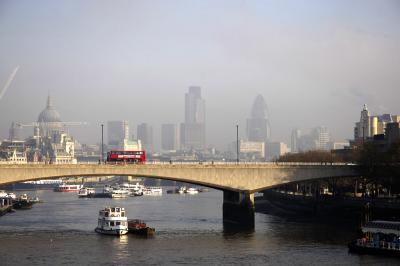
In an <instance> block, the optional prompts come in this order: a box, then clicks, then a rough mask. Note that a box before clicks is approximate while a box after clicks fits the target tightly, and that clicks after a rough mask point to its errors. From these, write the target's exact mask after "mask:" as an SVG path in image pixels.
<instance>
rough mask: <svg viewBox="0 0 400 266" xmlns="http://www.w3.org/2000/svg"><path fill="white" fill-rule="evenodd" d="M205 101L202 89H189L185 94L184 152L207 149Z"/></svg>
mask: <svg viewBox="0 0 400 266" xmlns="http://www.w3.org/2000/svg"><path fill="white" fill-rule="evenodd" d="M205 120H206V116H205V101H204V99H202V98H201V88H200V87H197V86H191V87H189V92H188V93H186V94H185V122H184V123H182V124H181V143H182V147H183V149H184V150H203V149H204V148H205Z"/></svg>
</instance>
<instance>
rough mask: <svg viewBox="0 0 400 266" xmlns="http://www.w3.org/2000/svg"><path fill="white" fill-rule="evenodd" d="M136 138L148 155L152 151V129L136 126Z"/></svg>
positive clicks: (144, 124) (145, 126)
mask: <svg viewBox="0 0 400 266" xmlns="http://www.w3.org/2000/svg"><path fill="white" fill-rule="evenodd" d="M137 138H138V140H140V141H141V143H142V147H143V149H144V150H145V151H147V152H148V153H151V152H153V151H154V147H153V127H152V126H150V125H148V124H146V123H142V124H140V125H138V126H137Z"/></svg>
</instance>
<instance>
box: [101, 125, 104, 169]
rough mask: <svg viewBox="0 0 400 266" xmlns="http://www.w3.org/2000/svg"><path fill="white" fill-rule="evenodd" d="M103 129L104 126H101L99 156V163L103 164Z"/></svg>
mask: <svg viewBox="0 0 400 266" xmlns="http://www.w3.org/2000/svg"><path fill="white" fill-rule="evenodd" d="M103 129H104V125H103V124H101V156H100V158H101V163H104V151H103V149H104V144H103V137H104V134H103Z"/></svg>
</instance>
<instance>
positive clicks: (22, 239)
mask: <svg viewBox="0 0 400 266" xmlns="http://www.w3.org/2000/svg"><path fill="white" fill-rule="evenodd" d="M28 193H29V194H31V195H32V196H38V197H39V198H40V199H42V200H43V201H44V202H43V203H40V204H36V205H34V207H33V208H32V209H31V210H21V211H17V212H15V213H10V214H6V215H5V216H2V217H0V265H1V266H3V265H135V264H146V265H161V264H167V265H175V264H187V265H399V264H400V260H397V259H390V258H382V257H374V256H369V255H362V256H360V255H353V254H349V253H348V251H347V246H346V245H347V243H348V242H349V241H350V240H351V239H352V238H354V236H355V235H354V231H355V230H354V227H351V228H346V227H343V226H341V225H339V224H335V223H333V225H332V224H331V225H321V224H311V223H309V222H304V221H302V222H299V221H293V220H287V219H283V218H279V217H276V216H271V215H267V214H260V213H257V214H256V223H255V224H256V226H255V230H254V232H228V231H226V230H224V228H223V225H222V192H220V191H216V190H211V191H210V192H204V193H200V194H198V195H179V194H164V195H162V196H143V197H131V198H126V199H102V198H99V199H80V198H78V197H77V195H76V194H75V193H57V192H52V191H45V190H43V191H36V192H35V191H33V192H32V191H30V192H28ZM111 205H119V206H122V207H125V208H126V210H127V214H128V217H129V218H138V219H143V220H145V221H146V222H147V224H148V225H149V226H151V227H155V228H156V236H155V237H154V238H141V237H138V236H135V235H126V236H123V237H120V238H119V237H113V236H105V235H99V234H97V233H95V232H94V228H95V227H96V224H97V215H98V211H99V209H101V208H103V207H105V206H111Z"/></svg>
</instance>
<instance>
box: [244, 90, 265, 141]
mask: <svg viewBox="0 0 400 266" xmlns="http://www.w3.org/2000/svg"><path fill="white" fill-rule="evenodd" d="M247 138H248V140H249V141H263V142H267V141H268V139H269V138H270V124H269V120H268V110H267V104H266V103H265V101H264V98H263V96H262V95H257V97H256V99H255V100H254V103H253V107H252V109H251V116H250V118H249V119H247Z"/></svg>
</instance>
